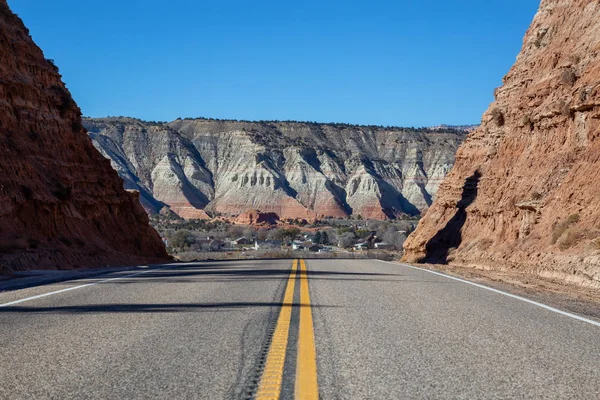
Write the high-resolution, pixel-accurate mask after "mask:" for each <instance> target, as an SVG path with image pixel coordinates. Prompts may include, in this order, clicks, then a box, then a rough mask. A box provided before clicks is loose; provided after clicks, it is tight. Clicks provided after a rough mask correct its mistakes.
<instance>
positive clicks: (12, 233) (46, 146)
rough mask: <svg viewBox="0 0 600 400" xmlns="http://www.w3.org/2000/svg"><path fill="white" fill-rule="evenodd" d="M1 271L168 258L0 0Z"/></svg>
mask: <svg viewBox="0 0 600 400" xmlns="http://www.w3.org/2000/svg"><path fill="white" fill-rule="evenodd" d="M0 54H1V57H0V273H8V272H10V271H12V270H24V269H54V268H61V269H64V268H73V267H94V266H104V265H128V264H134V263H141V262H152V261H154V262H156V261H161V260H166V259H167V254H166V252H165V248H164V245H163V243H162V241H161V239H160V237H159V236H158V234H157V233H156V232H155V231H154V230H153V229H152V228H151V227H150V226H149V225H148V217H147V215H146V213H145V212H144V210H143V209H142V208H141V207H140V206H139V200H138V196H139V195H138V193H128V192H127V191H125V190H124V189H123V181H122V180H121V179H120V178H119V177H118V175H117V174H116V173H115V171H114V170H113V169H112V168H111V166H110V162H109V161H108V160H106V159H105V158H104V157H102V155H101V154H100V153H98V151H97V150H96V149H95V148H94V146H93V145H92V142H91V140H90V139H89V138H88V136H87V134H86V131H85V130H84V129H83V127H82V125H81V117H80V115H81V114H80V110H79V108H78V107H77V105H76V104H75V102H74V101H73V100H72V99H71V95H70V93H69V92H68V91H67V90H66V88H65V86H64V84H63V83H62V81H61V78H60V75H59V74H58V69H57V68H56V67H55V66H54V65H53V63H51V62H49V61H48V60H46V59H45V58H44V56H43V54H42V51H41V50H40V49H39V48H38V47H37V46H36V45H35V44H34V43H33V41H32V39H31V37H30V36H29V31H28V30H27V28H25V26H24V25H23V23H22V22H21V20H20V19H19V18H18V17H17V16H16V15H14V14H13V13H12V12H11V11H10V9H9V8H8V5H7V4H6V1H5V0H0Z"/></svg>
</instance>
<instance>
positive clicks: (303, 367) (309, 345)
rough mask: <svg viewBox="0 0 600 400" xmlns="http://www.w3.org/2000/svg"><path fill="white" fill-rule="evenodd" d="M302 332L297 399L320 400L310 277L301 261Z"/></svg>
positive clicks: (297, 369) (297, 367)
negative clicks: (309, 285) (309, 287)
mask: <svg viewBox="0 0 600 400" xmlns="http://www.w3.org/2000/svg"><path fill="white" fill-rule="evenodd" d="M300 304H301V305H302V306H301V307H300V328H299V330H300V332H299V334H298V356H297V360H296V362H297V364H296V386H295V393H294V394H295V396H294V398H295V399H301V400H318V399H319V385H318V382H317V353H316V350H315V334H314V329H313V318H312V307H311V304H310V294H309V291H308V275H307V270H306V264H305V263H304V260H300Z"/></svg>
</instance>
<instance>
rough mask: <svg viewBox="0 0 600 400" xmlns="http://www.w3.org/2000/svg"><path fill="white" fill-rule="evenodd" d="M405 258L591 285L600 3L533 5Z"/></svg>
mask: <svg viewBox="0 0 600 400" xmlns="http://www.w3.org/2000/svg"><path fill="white" fill-rule="evenodd" d="M495 96H496V100H495V101H494V102H493V104H492V105H491V106H490V108H489V110H488V111H487V112H486V113H485V114H484V116H483V120H482V125H481V126H480V127H479V128H478V129H477V130H475V131H474V132H472V133H470V134H469V135H468V137H467V139H466V141H465V143H464V144H463V145H462V146H461V147H460V149H459V150H458V153H457V155H456V164H455V165H454V168H453V169H452V171H451V173H450V174H449V175H448V177H447V178H446V180H445V181H444V183H443V184H442V185H441V186H440V189H439V191H438V196H437V198H436V200H435V202H434V203H433V205H432V207H431V208H430V209H429V211H428V212H427V214H426V215H425V216H424V218H423V219H422V220H421V221H420V223H419V226H418V228H417V230H416V231H415V232H414V233H413V234H412V235H411V236H410V237H409V239H408V240H407V242H406V243H405V250H406V254H405V260H407V261H421V262H438V263H440V262H441V263H446V262H451V263H460V264H466V265H472V266H477V267H484V268H518V269H520V270H522V271H524V272H529V273H533V274H538V275H541V276H545V277H550V278H557V279H560V280H563V281H568V282H573V283H577V284H582V285H590V286H594V287H600V230H599V229H600V203H599V202H598V199H599V198H600V3H598V1H595V0H570V1H565V0H543V1H542V2H541V5H540V8H539V11H538V13H537V14H536V16H535V19H534V21H533V23H532V25H531V27H530V28H529V30H528V31H527V34H526V36H525V39H524V43H523V48H522V51H521V52H520V54H519V55H518V57H517V61H516V63H515V65H514V66H513V67H512V69H511V70H510V71H509V73H508V74H507V75H506V76H505V77H504V81H503V86H502V87H501V88H499V89H497V91H496V93H495Z"/></svg>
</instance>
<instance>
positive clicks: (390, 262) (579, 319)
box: [377, 260, 600, 327]
mask: <svg viewBox="0 0 600 400" xmlns="http://www.w3.org/2000/svg"><path fill="white" fill-rule="evenodd" d="M377 261H379V262H383V263H386V264H394V265H399V266H401V267H406V268H412V269H416V270H419V271H425V272H429V273H430V274H434V275H439V276H443V277H444V278H448V279H452V280H455V281H458V282H462V283H467V284H469V285H473V286H476V287H478V288H481V289H485V290H489V291H491V292H494V293H498V294H501V295H504V296H508V297H511V298H513V299H516V300H521V301H524V302H525V303H529V304H533V305H534V306H538V307H541V308H543V309H545V310H548V311H552V312H555V313H557V314H560V315H564V316H565V317H569V318H573V319H576V320H578V321H581V322H586V323H588V324H591V325H594V326H598V327H600V322H598V321H594V320H591V319H588V318H584V317H581V316H579V315H576V314H571V313H568V312H566V311H561V310H559V309H557V308H554V307H550V306H547V305H545V304H542V303H538V302H537V301H533V300H529V299H526V298H525V297H521V296H517V295H514V294H510V293H507V292H503V291H502V290H498V289H494V288H491V287H489V286H485V285H480V284H479V283H475V282H471V281H467V280H465V279H460V278H456V277H454V276H451V275H446V274H443V273H441V272H437V271H431V270H429V269H425V268H419V267H415V266H412V265H408V264H402V263H397V262H392V261H383V260H377Z"/></svg>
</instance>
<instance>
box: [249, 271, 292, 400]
mask: <svg viewBox="0 0 600 400" xmlns="http://www.w3.org/2000/svg"><path fill="white" fill-rule="evenodd" d="M297 269H298V260H294V263H293V264H292V272H291V274H290V277H289V278H288V284H287V288H286V290H285V294H284V296H283V303H282V305H281V312H280V313H279V318H278V320H277V327H276V328H275V332H274V334H273V339H272V340H271V345H270V347H269V352H268V354H267V361H266V363H265V368H264V370H263V373H262V377H261V379H260V384H259V385H258V390H257V392H256V396H255V398H256V399H261V400H271V399H279V393H280V392H281V384H282V381H283V366H284V364H285V353H286V350H287V342H288V334H289V330H290V321H291V318H292V307H293V300H294V286H295V284H296V274H297Z"/></svg>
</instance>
